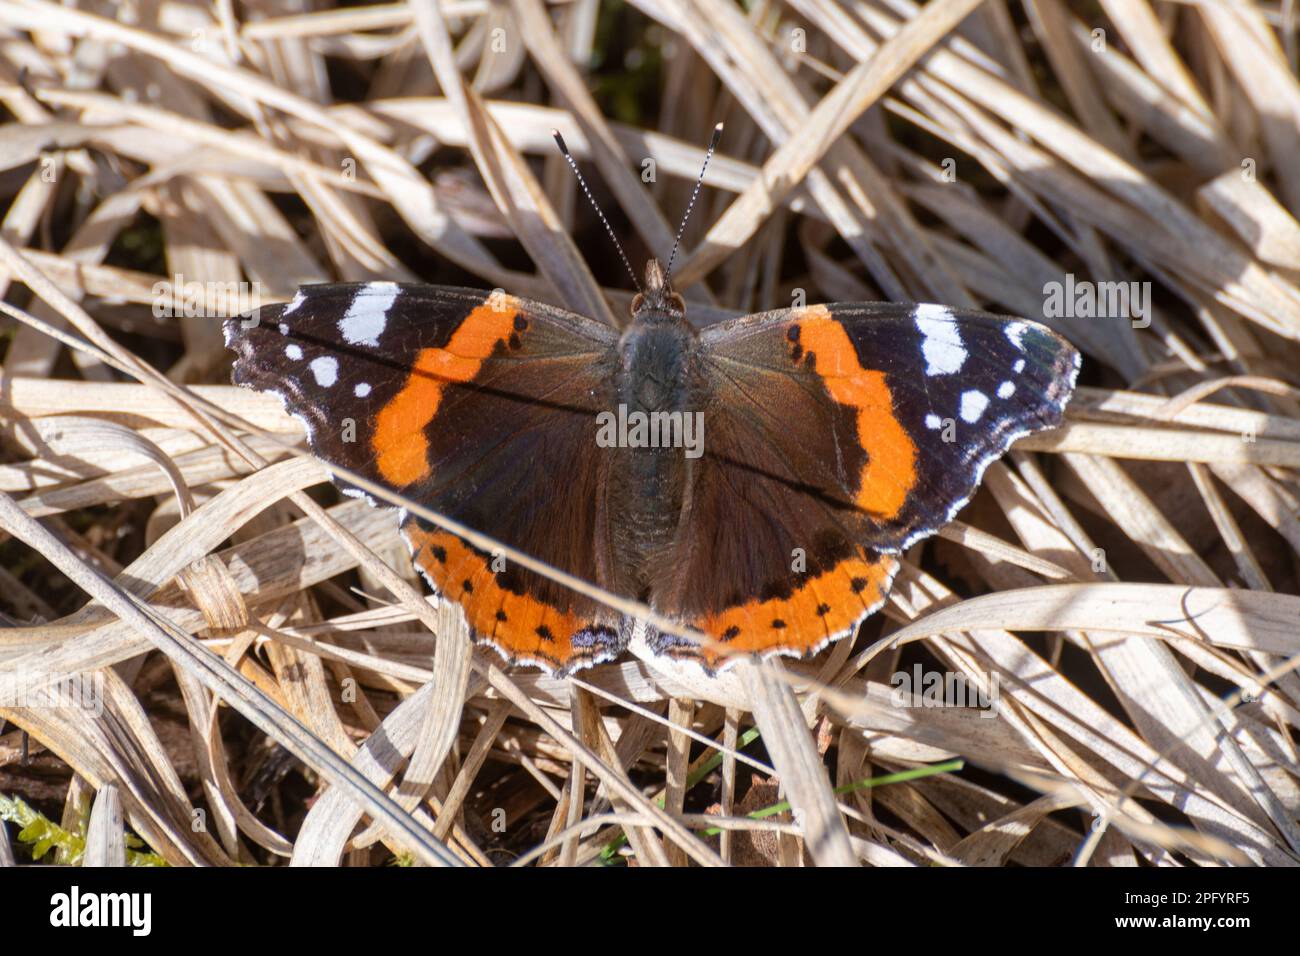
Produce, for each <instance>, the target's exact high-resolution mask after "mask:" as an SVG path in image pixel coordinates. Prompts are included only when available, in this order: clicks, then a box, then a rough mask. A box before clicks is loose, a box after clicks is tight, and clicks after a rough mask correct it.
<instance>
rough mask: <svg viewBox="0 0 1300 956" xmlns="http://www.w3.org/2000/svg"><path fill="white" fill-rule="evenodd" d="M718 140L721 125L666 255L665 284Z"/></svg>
mask: <svg viewBox="0 0 1300 956" xmlns="http://www.w3.org/2000/svg"><path fill="white" fill-rule="evenodd" d="M720 139H722V124H721V123H719V124H718V125H717V126H715V127H713V138H712V139H711V140H709V151H708V152H707V153H705V154H704V165H703V166H701V167H700V176H699V178H698V179H696V180H695V188H694V189H693V190H691V201H690V202H688V203H687V204H686V215H684V216H682V224H681V225H680V226H678V227H677V238H676V239H674V240H673V251H672V252H670V253H669V254H668V266H667V267H666V268H665V269H664V282H667V281H668V279H669V277H670V276H672V274H673V260H674V259H676V258H677V246H678V245H680V244H681V241H682V233H683V232H685V231H686V220H687V219H690V218H691V210H692V209H694V208H695V200H696V198H697V197H698V196H699V195H700V186H701V185H702V184H703V183H704V171H705V170H706V169H708V168H709V160H710V159H712V158H713V151H714V150H715V149H717V148H718V140H720Z"/></svg>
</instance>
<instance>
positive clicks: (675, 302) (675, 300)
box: [668, 292, 686, 315]
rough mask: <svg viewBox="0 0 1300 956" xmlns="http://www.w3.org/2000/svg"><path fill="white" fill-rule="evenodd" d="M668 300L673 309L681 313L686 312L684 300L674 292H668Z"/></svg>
mask: <svg viewBox="0 0 1300 956" xmlns="http://www.w3.org/2000/svg"><path fill="white" fill-rule="evenodd" d="M668 302H669V303H670V304H671V305H672V307H673V310H674V311H676V312H680V313H682V314H683V315H685V314H686V300H685V299H683V298H682V297H681V296H680V295H678V294H677V293H676V292H672V293H670V294H669V296H668Z"/></svg>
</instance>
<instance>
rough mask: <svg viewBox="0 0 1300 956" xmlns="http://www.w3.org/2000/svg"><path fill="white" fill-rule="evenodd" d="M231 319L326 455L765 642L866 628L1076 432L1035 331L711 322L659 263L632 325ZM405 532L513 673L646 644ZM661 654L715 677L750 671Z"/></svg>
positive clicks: (928, 324) (931, 320) (251, 361)
mask: <svg viewBox="0 0 1300 956" xmlns="http://www.w3.org/2000/svg"><path fill="white" fill-rule="evenodd" d="M670 263H671V260H670ZM225 331H226V344H227V345H228V346H229V347H230V348H231V349H233V350H234V352H235V353H236V355H237V359H236V361H235V365H234V376H233V377H234V381H235V382H236V383H238V384H240V385H247V386H250V387H252V388H256V389H261V390H263V391H268V392H273V393H276V394H278V395H279V396H280V397H281V398H282V399H283V400H284V403H285V405H286V408H287V409H288V411H289V412H290V413H292V414H293V415H295V416H297V417H298V418H300V419H301V420H302V421H303V422H304V423H305V424H306V426H307V430H308V434H309V438H310V442H311V448H312V450H313V452H314V453H315V454H316V455H317V456H318V457H320V458H322V459H324V460H325V461H327V462H330V463H333V464H336V465H339V466H341V467H343V468H346V469H349V470H350V471H352V472H355V473H357V474H360V475H362V476H364V477H365V478H367V479H368V480H370V481H373V482H375V483H377V484H379V485H381V486H383V487H386V488H390V489H392V490H393V491H395V492H400V493H401V494H403V495H405V496H408V497H410V498H413V499H414V500H417V501H419V502H421V503H422V504H424V505H426V506H428V507H429V508H431V509H433V510H435V511H437V512H439V513H441V514H443V515H446V516H447V517H450V518H452V519H454V520H456V521H458V522H460V523H461V524H463V525H465V526H467V527H470V528H474V529H476V530H478V531H480V532H482V533H484V534H486V535H490V536H491V537H493V538H495V539H497V540H499V541H501V542H503V543H505V544H507V545H509V546H511V547H513V548H516V549H518V550H520V551H522V552H524V553H526V554H529V555H532V556H533V557H536V558H539V559H541V560H543V561H546V562H548V563H549V564H551V565H553V566H555V567H557V568H559V569H561V570H563V571H566V572H568V573H570V574H572V575H575V576H578V577H580V578H583V579H585V580H588V581H592V582H594V583H596V584H598V585H600V586H601V587H603V588H605V589H607V590H610V591H613V592H616V593H618V594H622V595H626V596H627V597H630V598H634V599H636V600H639V601H642V602H644V603H646V604H648V605H649V606H651V607H652V608H654V609H655V610H656V611H658V612H659V613H661V614H664V615H667V616H669V617H670V618H672V619H674V620H678V621H681V622H682V623H683V624H685V625H688V626H690V627H692V628H696V629H698V630H700V631H702V632H703V633H705V634H708V635H710V636H712V637H714V638H716V639H717V640H718V641H721V642H725V643H727V644H728V645H730V648H732V649H735V650H740V651H744V652H753V653H760V654H765V655H766V654H773V653H779V654H790V655H806V654H811V653H813V652H814V651H816V650H818V649H819V648H821V647H823V646H825V645H826V644H827V643H829V642H830V641H834V640H836V639H838V638H841V637H844V636H846V635H851V634H853V633H854V631H855V630H856V628H857V626H858V624H859V623H860V622H861V621H862V620H863V619H864V618H865V617H867V616H868V615H869V614H871V613H872V612H874V611H875V610H876V609H877V608H879V607H880V606H881V604H883V603H884V600H885V595H886V593H887V591H888V589H889V586H890V582H891V580H892V578H893V576H894V572H895V570H896V568H897V561H896V559H895V558H894V557H893V556H894V555H896V554H898V553H899V552H901V551H902V550H903V549H904V548H906V547H908V546H909V545H910V544H912V543H913V542H915V541H918V540H920V539H921V538H924V537H926V536H928V535H932V534H934V533H935V531H936V530H938V529H939V528H940V527H941V526H942V525H943V524H945V523H946V522H947V521H949V520H950V519H951V518H952V517H953V516H954V515H955V514H956V513H957V511H958V510H960V509H961V507H962V506H963V505H965V504H966V502H967V501H968V500H969V499H970V497H971V496H972V495H973V494H974V492H975V489H976V487H977V486H978V484H979V481H980V478H981V476H982V475H983V473H984V469H985V468H986V467H987V466H988V464H989V463H990V462H991V461H993V460H994V459H996V458H997V457H998V456H999V455H1001V454H1002V453H1003V452H1005V451H1006V450H1007V448H1008V447H1009V446H1010V445H1011V443H1012V442H1013V441H1015V440H1016V439H1017V438H1018V437H1020V436H1023V435H1026V434H1029V433H1031V432H1035V431H1039V430H1041V429H1045V428H1051V427H1054V426H1056V425H1058V424H1059V423H1060V421H1061V419H1062V414H1063V411H1064V408H1065V405H1066V403H1067V402H1068V401H1069V398H1070V395H1071V392H1072V390H1073V387H1074V381H1075V377H1076V375H1077V373H1078V369H1079V354H1078V352H1076V351H1075V349H1074V348H1073V347H1072V346H1071V345H1070V344H1069V343H1068V342H1066V341H1065V340H1064V339H1062V338H1061V337H1060V336H1058V335H1057V334H1056V333H1054V332H1052V331H1051V330H1049V329H1047V328H1045V327H1043V326H1041V325H1039V324H1037V323H1034V322H1029V321H1026V320H1024V319H1016V318H1006V317H999V316H995V315H989V314H986V313H982V312H969V311H954V310H951V309H948V308H946V307H944V306H941V305H910V304H897V303H890V302H874V303H851V304H846V303H837V304H831V305H813V306H808V307H806V308H797V309H779V310H777V311H774V312H765V313H760V314H757V315H747V316H744V317H742V318H738V319H735V320H732V321H727V322H722V323H720V324H717V325H713V326H710V327H707V328H704V329H701V330H697V329H695V328H694V327H693V326H692V325H691V324H690V323H689V322H688V321H687V319H686V309H685V304H684V303H683V300H682V298H681V297H680V296H679V295H677V294H676V293H675V292H674V291H673V290H672V287H671V285H670V283H669V281H668V278H667V276H666V274H665V272H664V270H663V269H662V268H661V266H660V265H659V263H658V262H657V261H655V260H651V261H650V263H649V264H648V266H647V268H646V274H645V287H644V289H643V290H642V292H641V293H640V294H639V295H637V297H636V298H635V300H634V301H633V305H632V323H631V324H630V326H629V327H628V328H627V329H626V330H625V331H624V332H622V333H621V334H620V333H619V332H618V331H617V330H615V329H613V328H610V327H608V326H607V325H604V324H603V323H600V322H597V321H594V320H592V319H589V318H586V317H584V316H581V315H576V314H574V313H571V312H566V311H564V310H562V309H558V308H554V307H552V306H549V305H544V304H542V303H539V302H529V301H525V300H522V299H516V298H513V297H511V296H509V295H504V294H501V293H495V294H491V295H489V294H486V293H483V292H478V291H474V290H470V289H460V288H452V287H447V286H428V285H408V284H400V285H399V284H396V283H391V282H371V283H362V284H346V285H316V286H306V287H303V288H302V289H300V290H299V291H298V294H297V295H296V296H295V297H294V299H293V301H292V302H290V303H288V304H287V305H283V306H275V307H272V308H263V309H261V310H260V316H259V317H258V320H254V321H250V320H244V319H233V320H229V321H228V322H227V323H226V326H225ZM344 419H353V420H355V422H356V423H357V425H358V428H357V434H356V436H355V440H354V441H345V440H344V439H345V437H346V436H345V430H344V429H342V428H341V427H340V426H341V423H342V422H343V420H344ZM665 437H666V438H667V439H668V440H658V439H664V438H665ZM344 490H348V491H351V492H352V493H358V492H357V489H355V488H353V489H348V488H345V489H344ZM400 523H401V530H402V533H403V535H404V536H405V538H406V541H407V544H408V545H409V546H410V549H411V554H412V558H413V560H414V562H415V564H416V566H417V567H418V568H419V569H420V570H421V572H423V574H424V576H425V577H426V578H427V580H428V581H429V583H430V585H432V587H433V588H434V589H435V590H437V591H438V592H439V593H441V594H443V595H446V596H448V597H450V598H453V599H454V600H456V601H458V602H459V603H460V604H461V605H462V607H463V608H464V610H465V614H466V617H467V618H468V621H469V624H470V627H471V628H472V629H473V631H474V634H475V636H476V638H477V639H479V640H482V641H486V642H488V643H489V644H491V645H492V646H493V647H495V648H496V649H497V650H498V651H499V652H500V653H501V654H502V655H503V656H504V657H505V658H506V659H507V660H508V661H510V662H516V663H530V664H536V665H538V666H540V667H543V668H545V669H547V670H549V671H552V672H556V673H563V672H567V671H571V670H574V669H576V668H580V667H585V666H589V665H591V664H594V663H597V662H599V661H603V660H608V659H611V658H613V657H615V656H617V655H618V654H619V653H620V652H621V651H622V650H623V649H624V648H625V647H626V646H627V642H628V639H629V637H630V632H631V628H630V623H631V622H627V621H623V620H620V619H619V616H618V615H617V614H616V613H615V612H613V611H611V610H609V609H607V608H605V607H603V606H601V605H599V604H597V603H596V602H594V601H592V600H590V599H589V598H586V597H584V596H581V595H578V594H576V593H574V592H572V591H571V590H569V589H568V588H565V587H563V586H561V585H559V584H556V583H555V582H553V581H551V580H549V579H547V578H545V577H542V576H541V575H539V574H536V573H534V572H532V571H530V570H527V569H523V568H518V567H510V566H508V565H507V564H504V562H502V561H501V560H500V559H497V560H496V561H494V560H493V557H492V555H490V554H485V553H483V552H482V551H479V550H478V549H476V548H474V547H471V546H470V545H469V544H467V543H466V542H464V541H463V540H461V539H460V538H458V537H456V536H455V535H452V534H449V533H447V532H445V531H442V530H440V529H439V528H437V527H434V526H432V525H429V524H428V523H426V522H425V521H423V520H421V519H419V518H416V517H413V516H409V515H408V514H407V513H406V512H405V511H403V512H402V514H401V518H400ZM650 643H651V646H652V647H654V648H655V649H656V650H657V651H658V652H660V653H662V654H666V655H670V656H672V657H678V658H688V659H692V660H696V661H699V662H700V663H702V664H703V665H704V666H705V667H706V668H709V669H713V668H716V667H718V666H720V665H723V664H725V662H726V659H729V657H730V655H727V657H726V658H725V659H724V657H723V655H721V654H719V653H718V651H717V650H716V649H715V648H710V647H707V646H701V645H699V644H697V643H694V642H691V641H688V640H685V639H683V638H680V637H676V636H672V635H665V634H658V633H652V634H651V635H650Z"/></svg>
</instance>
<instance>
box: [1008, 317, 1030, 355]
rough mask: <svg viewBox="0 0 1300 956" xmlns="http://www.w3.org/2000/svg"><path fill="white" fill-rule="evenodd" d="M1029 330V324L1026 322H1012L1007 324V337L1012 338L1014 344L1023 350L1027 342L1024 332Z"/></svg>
mask: <svg viewBox="0 0 1300 956" xmlns="http://www.w3.org/2000/svg"><path fill="white" fill-rule="evenodd" d="M1028 331H1029V326H1028V325H1026V324H1025V323H1024V322H1010V323H1008V324H1007V328H1006V333H1007V338H1009V339H1010V340H1011V344H1012V345H1014V346H1015V347H1016V348H1018V349H1020V351H1022V352H1023V351H1024V350H1025V343H1024V342H1023V341H1022V339H1023V336H1024V334H1025V333H1026V332H1028Z"/></svg>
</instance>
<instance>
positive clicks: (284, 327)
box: [280, 322, 289, 335]
mask: <svg viewBox="0 0 1300 956" xmlns="http://www.w3.org/2000/svg"><path fill="white" fill-rule="evenodd" d="M280 334H281V335H288V334H289V326H287V325H285V324H284V323H283V322H281V323H280Z"/></svg>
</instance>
